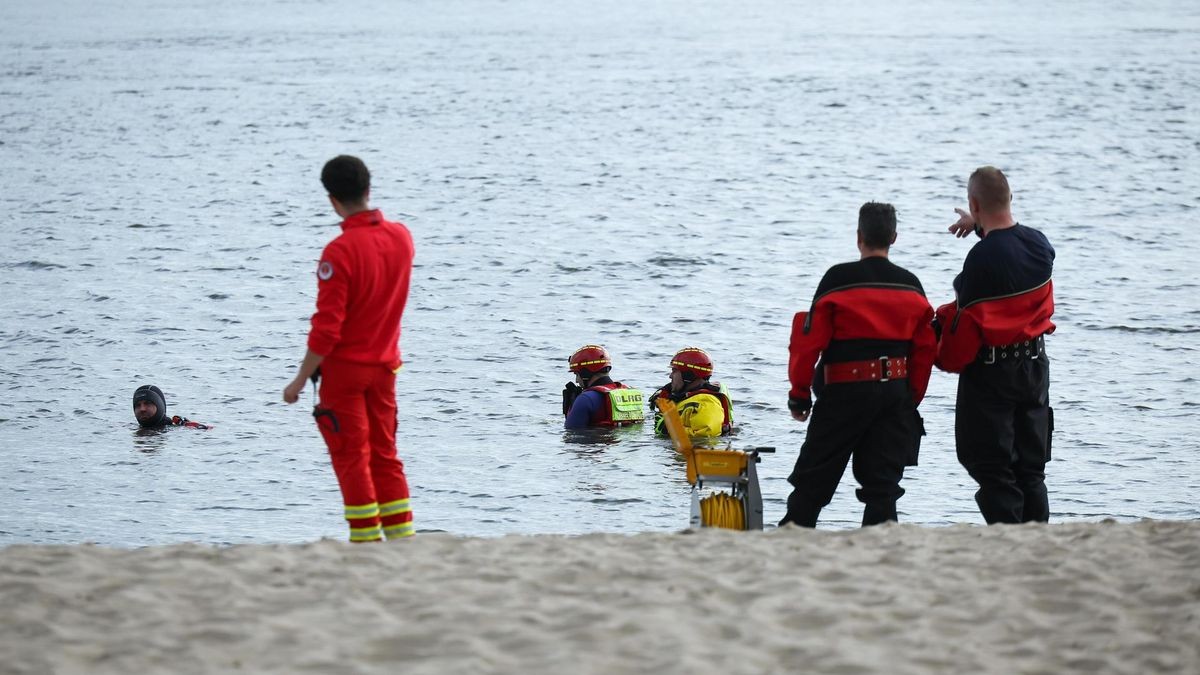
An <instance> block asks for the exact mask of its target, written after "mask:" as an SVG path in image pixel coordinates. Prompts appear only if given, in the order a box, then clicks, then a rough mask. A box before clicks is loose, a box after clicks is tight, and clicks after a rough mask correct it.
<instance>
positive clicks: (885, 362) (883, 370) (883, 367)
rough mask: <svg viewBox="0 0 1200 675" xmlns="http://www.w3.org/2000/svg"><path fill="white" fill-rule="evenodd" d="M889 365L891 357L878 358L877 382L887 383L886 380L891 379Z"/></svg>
mask: <svg viewBox="0 0 1200 675" xmlns="http://www.w3.org/2000/svg"><path fill="white" fill-rule="evenodd" d="M891 363H892V359H891V357H888V356H881V357H879V381H880V382H887V381H888V380H890V379H892V378H891V368H890V365H891Z"/></svg>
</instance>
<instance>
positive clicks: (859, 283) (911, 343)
mask: <svg viewBox="0 0 1200 675" xmlns="http://www.w3.org/2000/svg"><path fill="white" fill-rule="evenodd" d="M895 241H896V209H895V208H893V207H892V205H891V204H880V203H876V202H868V203H867V204H864V205H863V206H862V208H861V209H860V210H859V212H858V250H859V252H860V253H861V259H860V260H858V261H857V262H850V263H842V264H840V265H834V266H833V267H831V268H829V271H827V272H826V273H825V276H824V277H822V279H821V283H820V284H819V285H818V286H817V292H816V296H815V297H814V299H813V302H812V306H811V308H810V309H809V311H807V312H797V313H796V316H795V318H794V319H793V321H792V338H791V344H790V346H789V351H790V359H789V361H788V379H789V380H790V381H791V385H792V388H791V392H790V393H789V395H788V409H789V410H791V413H792V417H794V418H796V419H797V420H799V421H801V422H803V421H806V420H807V419H808V417H809V413H810V411H811V414H812V422H811V423H810V424H809V427H808V434H807V436H806V437H805V439H804V445H803V446H802V447H801V448H800V457H799V458H798V459H797V460H796V467H795V469H794V470H793V471H792V474H791V476H789V477H788V482H789V483H791V484H792V486H793V487H794V489H793V491H792V494H791V496H789V497H788V502H787V514H786V515H784V517H783V519H782V520H781V521H780V522H779V524H780V526H782V525H785V524H787V523H794V524H796V525H800V526H803V527H816V525H817V518H818V516H820V514H821V509H823V508H824V507H825V506H826V505H827V504H829V502H830V500H831V499H833V494H834V492H835V491H836V490H837V486H838V483H839V482H841V479H842V474H843V473H844V472H845V471H846V464H847V462H849V461H850V458H851V457H853V458H854V466H853V470H854V477H855V479H857V480H858V482H859V484H860V485H861V487H860V488H859V490H858V491H857V493H856V494H857V496H858V500H859V501H861V502H862V503H863V504H864V507H863V518H862V524H863V525H864V526H866V525H875V524H878V523H882V522H886V521H889V520H896V501H897V500H898V499H899V498H900V497H901V496H902V495H903V494H904V489H903V488H901V487H900V479H901V478H903V476H904V467H906V466H912V465H915V464H916V463H917V450H918V448H919V445H920V440H921V435H922V434H923V433H924V428H923V425H922V423H921V418H920V416H919V415H918V413H917V405H919V404H920V403H921V399H922V398H924V396H925V387H926V386H927V385H928V384H929V373H930V371H931V370H932V369H933V357H934V347H935V339H934V334H933V328H932V326H931V321H932V319H933V308H932V307H931V306H930V305H929V301H928V300H926V299H925V291H924V289H922V287H921V282H920V281H919V280H918V279H917V277H916V276H914V275H913V274H912V273H911V272H909V271H908V270H906V269H904V268H902V267H899V266H898V265H895V264H893V263H892V262H891V261H890V260H888V250H889V249H890V248H891V245H892V244H893V243H894V242H895ZM818 357H819V358H820V361H819V362H818ZM810 388H811V390H812V392H813V393H815V394H816V396H817V400H816V404H815V405H814V404H813V403H812V400H811V398H810V396H809V390H810Z"/></svg>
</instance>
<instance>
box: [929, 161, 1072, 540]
mask: <svg viewBox="0 0 1200 675" xmlns="http://www.w3.org/2000/svg"><path fill="white" fill-rule="evenodd" d="M967 201H968V206H969V209H970V212H969V213H964V212H963V211H962V210H960V209H955V211H957V212H958V214H959V216H960V218H959V221H958V222H957V223H955V224H954V225H951V226H950V231H951V232H952V233H954V234H955V235H956V236H959V237H965V236H967V235H968V234H970V233H971V232H975V233H976V234H977V235H978V236H979V237H980V239H981V241H979V242H978V243H976V244H975V246H974V247H973V248H972V249H971V251H970V252H969V253H967V259H966V261H965V262H964V263H963V269H962V272H961V273H960V274H959V275H958V277H957V278H955V280H954V291H955V295H956V297H957V301H956V302H951V303H948V304H946V305H943V306H941V307H939V308H938V310H937V327H938V330H939V331H940V334H941V335H940V338H939V342H938V352H937V366H938V368H941V369H942V370H945V371H948V372H951V373H960V375H959V377H958V402H957V404H956V405H955V414H954V441H955V446H956V448H957V451H958V461H959V462H960V463H961V464H962V465H963V467H964V468H966V470H967V472H968V473H970V474H971V477H972V478H974V479H975V482H977V483H978V484H979V491H978V492H976V493H975V502H976V503H977V504H978V505H979V511H980V513H982V514H983V518H984V520H986V521H987V522H988V523H989V524H991V523H1024V522H1029V521H1040V522H1046V521H1047V520H1049V518H1050V506H1049V500H1048V499H1047V496H1046V462H1048V461H1049V460H1050V437H1051V435H1052V433H1053V431H1054V411H1053V410H1051V408H1050V361H1049V359H1048V358H1047V357H1046V344H1045V337H1044V336H1045V335H1046V334H1047V333H1051V332H1053V331H1054V324H1053V323H1052V322H1051V321H1050V317H1051V315H1053V314H1054V285H1053V283H1052V282H1051V280H1050V275H1051V272H1052V271H1053V268H1054V249H1053V248H1052V247H1051V246H1050V242H1049V241H1047V239H1046V237H1045V235H1043V234H1042V233H1041V232H1039V231H1037V230H1035V229H1033V228H1031V227H1026V226H1024V225H1021V224H1019V223H1017V222H1015V221H1014V220H1013V217H1012V210H1011V204H1012V192H1011V191H1010V190H1009V187H1008V179H1007V178H1005V177H1004V174H1003V173H1002V172H1001V171H1000V170H999V169H997V168H995V167H991V166H985V167H981V168H979V169H976V170H975V172H974V173H972V174H971V178H970V180H969V181H968V182H967Z"/></svg>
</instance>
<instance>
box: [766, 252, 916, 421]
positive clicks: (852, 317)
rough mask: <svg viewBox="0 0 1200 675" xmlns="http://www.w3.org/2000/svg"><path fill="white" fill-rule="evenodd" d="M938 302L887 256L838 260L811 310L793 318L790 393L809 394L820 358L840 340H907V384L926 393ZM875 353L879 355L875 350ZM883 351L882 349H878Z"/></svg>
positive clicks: (912, 389) (807, 396) (912, 391)
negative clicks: (936, 304)
mask: <svg viewBox="0 0 1200 675" xmlns="http://www.w3.org/2000/svg"><path fill="white" fill-rule="evenodd" d="M932 319H933V307H931V306H930V305H929V301H928V300H926V299H925V294H924V292H923V291H922V289H921V286H920V282H919V281H917V278H916V277H915V276H913V275H912V274H910V273H909V272H907V271H906V270H904V269H903V268H900V267H896V266H895V265H892V264H891V263H890V262H888V261H887V259H885V258H866V259H864V260H861V261H859V262H855V263H845V264H842V265H837V266H834V267H832V268H830V270H829V271H828V272H826V273H825V277H824V278H823V279H822V280H821V284H820V285H819V286H818V288H817V297H816V298H815V299H814V300H813V304H812V308H811V310H810V311H808V312H797V313H796V316H795V318H794V319H793V321H792V337H791V343H790V345H789V350H788V351H789V354H790V358H789V359H788V379H789V380H790V381H791V385H792V389H791V392H790V393H789V396H790V397H791V398H799V399H805V398H809V389H810V387H811V386H812V383H813V373H814V370H815V367H816V364H817V358H818V357H820V356H821V355H822V353H823V352H826V351H827V350H828V349H829V347H830V345H831V344H833V343H835V342H839V341H853V340H879V341H897V342H908V343H909V350H908V387H909V390H910V392H911V393H912V399H913V402H914V403H918V404H919V403H920V402H921V399H923V398H925V389H926V387H928V386H929V374H930V371H932V370H933V356H934V350H935V348H936V338H935V336H934V333H933V327H932V326H931V325H930V322H931V321H932ZM873 355H874V354H873ZM879 356H882V354H879Z"/></svg>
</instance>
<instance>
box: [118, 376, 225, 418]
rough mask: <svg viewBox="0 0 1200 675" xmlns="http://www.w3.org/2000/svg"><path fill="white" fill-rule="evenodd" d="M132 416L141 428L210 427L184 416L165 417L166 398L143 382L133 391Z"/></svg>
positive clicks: (157, 389)
mask: <svg viewBox="0 0 1200 675" xmlns="http://www.w3.org/2000/svg"><path fill="white" fill-rule="evenodd" d="M133 416H134V418H135V419H137V423H138V424H139V425H140V426H141V427H142V428H143V429H162V428H164V427H188V428H190V429H211V428H212V427H211V426H210V425H208V424H201V423H199V422H192V421H191V420H189V419H187V418H186V417H180V416H179V415H175V416H174V417H167V399H166V397H165V396H163V393H162V390H161V389H159V388H158V387H156V386H154V385H152V384H143V385H142V386H140V387H138V388H137V390H136V391H134V392H133Z"/></svg>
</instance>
